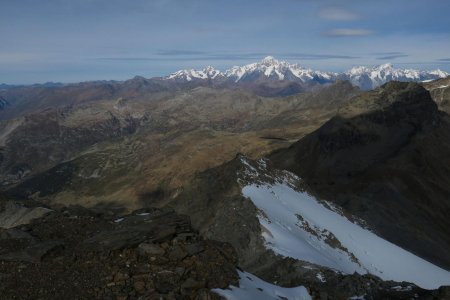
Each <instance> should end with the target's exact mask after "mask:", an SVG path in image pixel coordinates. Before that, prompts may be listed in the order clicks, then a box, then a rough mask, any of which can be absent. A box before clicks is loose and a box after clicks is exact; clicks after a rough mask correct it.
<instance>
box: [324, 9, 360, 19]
mask: <svg viewBox="0 0 450 300" xmlns="http://www.w3.org/2000/svg"><path fill="white" fill-rule="evenodd" d="M319 17H321V18H322V19H326V20H332V21H352V20H356V19H358V18H359V15H358V14H356V13H354V12H352V11H350V10H347V9H344V8H341V7H327V8H324V9H322V10H320V11H319Z"/></svg>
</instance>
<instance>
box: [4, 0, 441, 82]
mask: <svg viewBox="0 0 450 300" xmlns="http://www.w3.org/2000/svg"><path fill="white" fill-rule="evenodd" d="M449 15H450V1H449V0H421V1H419V0H373V1H372V0H341V1H339V0H335V1H331V0H245V1H244V0H222V1H219V0H178V1H177V0H39V1H36V0H0V38H1V42H0V83H10V84H18V83H40V82H47V81H59V82H77V81H85V80H95V79H116V80H122V79H128V78H131V77H133V76H135V75H141V76H145V77H152V76H161V75H165V74H168V73H170V72H173V71H176V70H178V69H181V68H202V67H204V66H206V65H212V66H214V67H216V68H218V69H221V70H224V69H226V68H228V67H230V66H232V65H241V64H245V63H250V62H254V61H257V60H260V59H262V58H263V57H264V56H266V55H273V56H275V57H276V58H279V59H284V60H288V61H291V62H298V63H300V64H302V65H304V66H306V67H311V68H314V69H319V70H326V71H344V70H346V69H348V68H351V67H352V66H355V65H376V64H382V63H386V62H392V63H393V64H394V65H395V66H398V67H407V68H418V69H435V68H441V69H442V70H446V71H450V18H449Z"/></svg>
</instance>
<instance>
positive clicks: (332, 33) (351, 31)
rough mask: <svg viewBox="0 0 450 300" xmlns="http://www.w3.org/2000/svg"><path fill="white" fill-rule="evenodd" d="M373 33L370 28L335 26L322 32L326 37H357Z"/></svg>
mask: <svg viewBox="0 0 450 300" xmlns="http://www.w3.org/2000/svg"><path fill="white" fill-rule="evenodd" d="M371 34H373V31H372V30H369V29H362V28H335V29H331V30H328V31H325V32H323V33H322V35H323V36H328V37H357V36H367V35H371Z"/></svg>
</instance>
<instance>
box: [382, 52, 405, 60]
mask: <svg viewBox="0 0 450 300" xmlns="http://www.w3.org/2000/svg"><path fill="white" fill-rule="evenodd" d="M375 55H378V57H376V59H378V60H391V59H396V58H402V57H408V56H409V55H408V54H406V53H404V52H384V53H383V52H381V53H378V54H376V53H375Z"/></svg>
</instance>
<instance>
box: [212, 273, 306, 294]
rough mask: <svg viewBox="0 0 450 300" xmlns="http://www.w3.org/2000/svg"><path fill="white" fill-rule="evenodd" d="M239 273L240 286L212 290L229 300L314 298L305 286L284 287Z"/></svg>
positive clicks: (248, 274)
mask: <svg viewBox="0 0 450 300" xmlns="http://www.w3.org/2000/svg"><path fill="white" fill-rule="evenodd" d="M238 273H239V277H240V280H239V287H235V286H230V288H229V289H226V290H224V289H213V290H212V291H213V292H215V293H217V294H219V295H220V296H222V297H225V298H226V299H229V300H246V299H249V300H252V299H258V300H280V299H289V300H291V299H292V300H312V298H311V296H310V295H309V294H308V291H307V290H306V288H305V287H303V286H299V287H294V288H283V287H279V286H276V285H273V284H270V283H268V282H266V281H263V280H261V279H259V278H258V277H256V276H255V275H252V274H250V273H247V272H241V271H239V270H238Z"/></svg>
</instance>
